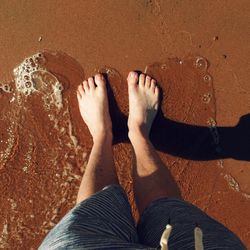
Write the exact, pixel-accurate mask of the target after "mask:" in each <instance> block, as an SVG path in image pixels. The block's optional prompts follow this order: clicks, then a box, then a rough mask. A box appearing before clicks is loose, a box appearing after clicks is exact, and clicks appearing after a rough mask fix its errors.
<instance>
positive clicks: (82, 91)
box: [77, 84, 84, 97]
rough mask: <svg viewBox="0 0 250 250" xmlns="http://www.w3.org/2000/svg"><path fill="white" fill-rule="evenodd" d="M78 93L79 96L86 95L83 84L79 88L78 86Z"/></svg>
mask: <svg viewBox="0 0 250 250" xmlns="http://www.w3.org/2000/svg"><path fill="white" fill-rule="evenodd" d="M77 92H78V93H79V95H80V96H81V97H82V96H83V95H84V89H83V85H82V84H80V85H79V86H78V91H77Z"/></svg>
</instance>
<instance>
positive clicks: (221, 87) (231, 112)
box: [0, 0, 250, 249]
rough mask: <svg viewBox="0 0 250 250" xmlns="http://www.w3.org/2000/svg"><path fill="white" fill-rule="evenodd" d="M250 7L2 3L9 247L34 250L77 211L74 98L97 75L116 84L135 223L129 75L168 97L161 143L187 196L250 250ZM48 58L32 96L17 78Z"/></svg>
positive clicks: (83, 132) (78, 125) (78, 145)
mask: <svg viewBox="0 0 250 250" xmlns="http://www.w3.org/2000/svg"><path fill="white" fill-rule="evenodd" d="M249 9H250V4H249V2H248V1H240V2H237V1H220V2H207V3H206V2H204V1H203V2H201V1H196V2H195V3H193V4H192V5H191V4H190V3H189V2H179V1H172V2H168V1H157V0H151V1H146V0H145V1H108V0H105V1H100V0H99V1H63V2H61V1H60V2H59V1H53V2H51V1H47V0H46V1H36V2H32V1H2V2H1V6H0V21H1V22H0V48H1V55H0V66H1V67H0V83H1V84H2V85H0V87H1V89H0V112H1V115H0V135H1V137H0V188H1V196H0V211H1V218H0V248H3V249H36V248H37V247H38V245H39V244H40V243H41V241H42V239H43V237H44V236H45V235H46V233H47V232H48V231H49V230H50V229H51V228H52V227H53V226H54V225H55V224H56V223H57V222H58V221H59V220H60V218H61V217H62V216H63V215H64V214H65V213H66V212H67V211H68V210H69V209H70V208H71V207H73V205H74V202H75V197H76V192H77V189H78V185H79V182H80V179H81V175H82V174H83V172H84V168H85V166H86V160H87V157H88V154H89V152H90V149H91V138H90V135H89V132H88V130H87V128H86V126H85V125H84V124H83V122H82V121H81V117H80V115H79V112H78V107H77V102H76V97H75V90H76V87H77V85H78V84H79V83H80V82H81V81H82V80H83V79H84V78H85V77H87V76H89V75H93V74H94V73H95V72H98V71H99V72H103V73H105V74H106V76H107V79H108V81H109V96H110V109H111V114H112V120H113V124H114V134H115V141H114V143H115V145H114V154H115V163H116V168H117V172H118V175H119V179H120V182H121V184H122V185H123V186H124V188H125V189H126V191H127V193H128V195H129V198H130V201H131V204H132V207H133V213H134V214H135V217H136V216H137V210H136V206H135V203H134V198H133V192H132V185H133V181H132V178H131V173H130V172H131V155H132V149H131V146H130V144H129V142H128V140H127V136H126V132H127V131H126V116H127V114H128V102H127V86H126V76H127V73H128V71H130V70H139V71H142V72H147V73H148V74H150V75H152V76H153V77H155V78H156V79H157V81H158V82H159V84H160V86H161V88H162V92H163V96H162V108H161V111H160V112H159V115H158V117H157V120H156V122H155V124H154V126H153V130H152V135H151V139H152V141H153V143H154V145H155V147H156V148H157V150H158V151H159V154H160V155H161V157H162V159H163V161H164V163H165V164H166V165H167V166H168V167H169V169H170V171H171V172H172V174H173V175H174V177H175V180H176V182H177V183H178V185H179V187H180V189H181V192H182V195H183V197H184V198H185V199H186V200H188V201H190V202H192V203H193V204H195V205H196V206H198V207H200V208H201V209H202V210H204V211H205V212H207V213H208V214H209V215H210V216H212V217H214V218H215V219H217V220H219V221H220V222H222V223H223V224H225V225H226V226H227V227H228V228H229V229H231V230H232V231H233V232H235V233H236V234H237V235H238V236H239V237H240V238H241V239H242V240H243V242H244V243H245V244H246V245H247V246H250V241H249V239H250V237H249V236H250V235H249V234H250V226H249V220H250V214H249V212H248V211H249V209H250V201H249V199H250V182H249V178H250V165H249V163H248V162H249V160H250V154H249V153H250V152H249V141H250V140H249V132H248V128H249V125H250V122H249V120H250V118H249V116H248V112H249V107H250V99H249V95H250V87H249V84H248V76H249V73H248V72H249V61H248V57H249V51H250V45H249V44H250V43H249V37H250V36H249V35H250V34H249V29H248V26H247V23H249V17H248V13H249ZM39 51H40V52H41V54H42V56H44V58H45V61H44V64H43V62H41V61H39V60H40V59H39V58H38V59H37V60H38V61H37V65H40V66H41V65H42V66H41V67H40V66H39V67H40V68H39V67H38V66H37V67H38V68H34V71H32V74H31V73H30V72H29V73H30V75H31V76H30V77H31V79H27V80H25V79H24V78H20V79H21V80H20V82H21V86H22V83H24V84H25V83H26V87H27V88H28V89H29V91H28V92H25V90H24V88H22V87H20V85H18V84H17V82H18V81H17V80H18V79H17V78H18V77H17V76H14V73H13V69H14V68H16V67H17V66H18V65H20V64H21V63H22V62H23V61H24V59H25V58H27V57H29V56H31V55H34V54H36V53H37V52H39ZM44 51H45V52H44ZM59 51H61V52H59ZM35 59H36V58H34V60H35ZM29 70H30V69H29ZM21 73H22V72H21ZM21 75H22V76H23V77H24V76H25V74H23V73H22V74H21ZM14 80H15V82H14ZM31 85H32V86H33V87H34V90H32V88H33V87H31ZM24 86H25V85H24Z"/></svg>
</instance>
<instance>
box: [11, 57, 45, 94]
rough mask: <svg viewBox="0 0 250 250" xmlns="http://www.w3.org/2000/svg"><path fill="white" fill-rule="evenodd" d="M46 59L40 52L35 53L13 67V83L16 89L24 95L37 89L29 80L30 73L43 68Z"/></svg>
mask: <svg viewBox="0 0 250 250" xmlns="http://www.w3.org/2000/svg"><path fill="white" fill-rule="evenodd" d="M45 62H46V59H45V57H44V56H43V54H42V53H37V54H35V55H33V56H31V57H28V58H26V59H24V61H23V62H22V63H21V64H20V65H19V66H18V67H16V68H15V69H14V71H13V73H14V76H15V83H16V89H17V91H20V92H22V93H23V94H25V95H30V94H32V93H33V92H34V91H36V90H37V89H36V88H35V86H34V83H33V81H31V80H30V79H31V75H32V74H33V73H34V72H35V71H37V70H45Z"/></svg>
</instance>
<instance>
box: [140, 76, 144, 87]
mask: <svg viewBox="0 0 250 250" xmlns="http://www.w3.org/2000/svg"><path fill="white" fill-rule="evenodd" d="M139 86H140V87H144V86H145V75H144V74H140V76H139Z"/></svg>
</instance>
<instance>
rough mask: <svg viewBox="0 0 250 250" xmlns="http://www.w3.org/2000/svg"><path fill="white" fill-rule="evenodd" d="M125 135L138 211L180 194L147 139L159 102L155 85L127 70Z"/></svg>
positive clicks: (147, 77) (142, 75) (148, 78)
mask: <svg viewBox="0 0 250 250" xmlns="http://www.w3.org/2000/svg"><path fill="white" fill-rule="evenodd" d="M128 91H129V119H128V127H129V139H130V141H131V143H132V146H133V148H134V152H135V163H136V167H135V168H134V183H135V184H134V189H135V198H136V201H137V205H138V209H139V212H140V214H141V213H142V212H143V210H144V209H145V207H146V206H147V205H149V204H150V203H151V202H152V201H153V200H156V199H159V198H162V197H169V196H172V197H178V196H180V194H179V191H178V188H177V186H176V183H175V182H174V179H173V178H172V176H171V174H170V172H169V170H168V169H167V167H166V166H165V165H164V164H163V162H162V161H161V159H160V158H159V156H158V154H157V152H156V151H155V149H154V147H153V145H152V144H151V143H150V141H149V132H150V129H151V126H152V123H153V121H154V118H155V116H156V114H157V110H158V106H159V88H158V87H157V86H156V81H155V80H154V79H151V78H150V77H149V76H145V75H144V74H141V75H140V76H139V77H138V74H137V73H135V72H130V73H129V76H128Z"/></svg>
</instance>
